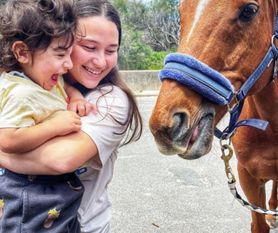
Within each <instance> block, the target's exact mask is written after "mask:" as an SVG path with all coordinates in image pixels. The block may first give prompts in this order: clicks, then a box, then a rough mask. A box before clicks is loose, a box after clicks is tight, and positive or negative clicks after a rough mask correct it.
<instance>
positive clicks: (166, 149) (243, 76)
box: [150, 0, 278, 159]
mask: <svg viewBox="0 0 278 233" xmlns="http://www.w3.org/2000/svg"><path fill="white" fill-rule="evenodd" d="M277 5H278V1H277V0H198V1H191V0H183V1H181V3H180V22H181V33H180V42H179V47H178V52H179V53H182V54H187V55H190V56H192V57H194V58H196V59H197V60H198V61H200V62H201V63H202V64H203V63H204V64H206V65H207V66H208V67H210V68H212V69H213V70H215V71H217V72H219V73H220V74H221V75H223V76H225V77H226V78H227V79H228V80H229V81H230V83H231V84H232V86H233V88H234V90H235V91H236V90H238V89H239V88H240V87H241V86H242V85H243V84H244V82H245V81H246V80H247V79H248V77H249V76H250V75H251V74H252V73H253V71H254V70H255V69H256V67H257V66H258V64H260V62H261V60H262V59H263V57H264V56H265V54H266V53H267V51H268V49H269V46H270V44H271V42H272V35H273V29H274V22H275V15H276V11H277ZM273 67H274V65H273V62H272V63H271V64H270V66H269V67H268V68H267V69H266V70H265V71H264V72H263V75H261V77H260V79H259V80H258V81H257V82H256V83H255V85H254V86H253V87H252V88H251V90H250V92H249V94H256V93H259V92H260V91H261V90H262V89H263V88H264V87H265V86H266V85H267V84H268V82H269V81H270V77H271V75H272V71H273ZM233 104H234V103H233V101H232V103H230V104H228V105H217V104H215V103H213V102H211V101H209V100H208V99H207V98H204V97H202V96H201V95H200V94H198V93H197V92H194V91H193V90H191V88H188V87H187V86H186V85H183V84H181V83H179V82H177V81H176V80H173V79H167V78H166V79H164V80H163V82H162V85H161V89H160V93H159V96H158V99H157V103H156V105H155V108H154V110H153V113H152V116H151V119H150V129H151V132H152V134H153V135H154V137H155V140H156V143H157V145H158V147H159V150H160V151H161V152H162V153H164V154H179V155H180V156H181V157H183V158H185V159H195V158H199V157H200V156H202V155H204V154H206V153H208V152H209V151H210V149H211V144H212V139H213V135H214V129H215V126H216V124H217V123H218V122H219V120H220V119H221V118H222V117H223V115H224V114H225V113H226V112H227V110H228V106H229V105H233ZM229 107H230V106H229Z"/></svg>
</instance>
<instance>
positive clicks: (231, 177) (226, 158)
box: [221, 144, 236, 183]
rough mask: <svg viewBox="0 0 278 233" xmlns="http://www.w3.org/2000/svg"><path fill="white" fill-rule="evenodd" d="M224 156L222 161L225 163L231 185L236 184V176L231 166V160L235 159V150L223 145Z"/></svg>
mask: <svg viewBox="0 0 278 233" xmlns="http://www.w3.org/2000/svg"><path fill="white" fill-rule="evenodd" d="M221 151H222V156H221V159H223V161H224V165H225V171H226V175H227V178H228V182H229V183H234V182H235V181H236V179H235V176H234V174H233V172H232V168H231V166H230V160H231V158H232V157H233V149H232V148H231V146H230V145H228V144H225V145H221Z"/></svg>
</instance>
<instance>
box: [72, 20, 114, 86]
mask: <svg viewBox="0 0 278 233" xmlns="http://www.w3.org/2000/svg"><path fill="white" fill-rule="evenodd" d="M118 47H119V33H118V30H117V27H116V25H115V24H114V23H113V22H111V21H109V20H107V19H106V18H105V17H103V16H92V17H87V18H81V19H79V32H78V38H77V42H76V44H75V45H74V46H73V50H72V54H71V59H72V63H73V68H72V69H71V70H70V72H69V75H70V78H71V80H72V81H73V82H78V83H80V84H81V85H83V86H84V87H86V88H89V89H92V88H95V87H96V86H97V85H98V84H99V82H100V81H101V80H102V79H103V78H104V77H105V76H106V75H107V74H108V73H109V72H110V71H111V70H112V69H113V68H114V67H115V66H116V65H117V61H118Z"/></svg>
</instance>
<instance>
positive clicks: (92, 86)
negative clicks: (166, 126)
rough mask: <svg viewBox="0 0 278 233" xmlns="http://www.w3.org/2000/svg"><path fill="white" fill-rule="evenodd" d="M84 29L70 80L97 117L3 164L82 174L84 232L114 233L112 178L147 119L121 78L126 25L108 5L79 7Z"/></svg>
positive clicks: (93, 1) (96, 1) (86, 2)
mask: <svg viewBox="0 0 278 233" xmlns="http://www.w3.org/2000/svg"><path fill="white" fill-rule="evenodd" d="M77 9H78V18H79V20H78V22H79V30H78V33H77V42H76V45H74V47H73V51H72V55H71V58H72V62H73V68H72V69H71V70H70V72H69V73H68V75H67V76H66V79H67V80H68V81H69V82H70V83H71V84H72V85H74V86H75V87H76V88H78V89H79V90H80V91H81V92H82V93H83V94H84V95H85V96H86V99H87V100H88V101H90V102H91V103H92V104H96V106H97V113H96V114H89V115H88V116H85V117H82V130H81V131H80V132H76V133H72V134H70V135H67V136H62V137H56V138H54V139H51V140H50V141H48V142H46V143H45V144H43V145H42V146H40V147H38V148H37V149H35V150H33V151H31V152H28V153H23V154H4V153H2V155H1V156H0V164H1V165H2V166H3V167H5V168H8V169H10V170H13V171H16V172H18V173H23V174H29V175H38V174H63V173H68V172H71V171H74V170H76V169H77V172H76V173H77V174H78V175H79V178H80V179H81V181H82V183H83V185H84V187H85V193H84V195H83V199H82V203H81V206H80V208H79V220H80V223H81V231H82V232H84V233H85V232H90V233H97V232H99V233H100V232H111V229H110V218H111V212H110V211H111V203H110V201H109V198H108V194H107V185H108V184H109V182H110V181H111V179H112V176H113V169H114V162H115V160H116V157H117V149H118V148H119V146H120V145H121V144H126V143H129V142H131V141H132V140H136V139H139V137H140V136H141V133H142V120H141V117H140V114H139V111H138V108H137V105H136V103H135V100H134V97H133V96H132V94H131V92H130V90H129V89H128V87H127V86H126V85H125V84H124V83H123V81H122V80H121V79H120V77H119V73H118V69H117V59H118V50H119V47H120V42H121V22H120V18H119V15H118V13H117V11H116V10H115V9H114V7H113V6H112V5H111V4H110V3H109V1H106V0H79V1H78V2H77Z"/></svg>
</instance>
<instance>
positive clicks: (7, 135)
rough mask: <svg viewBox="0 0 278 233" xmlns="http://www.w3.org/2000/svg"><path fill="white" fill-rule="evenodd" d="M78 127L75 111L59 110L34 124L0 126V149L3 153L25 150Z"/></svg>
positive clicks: (79, 126) (78, 120)
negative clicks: (20, 126)
mask: <svg viewBox="0 0 278 233" xmlns="http://www.w3.org/2000/svg"><path fill="white" fill-rule="evenodd" d="M80 128H81V121H80V117H79V116H78V115H77V114H76V113H75V112H72V111H59V112H57V113H54V114H53V115H52V116H51V117H49V118H48V119H46V120H45V121H43V122H41V123H39V124H37V125H34V126H30V127H24V128H1V129H0V149H1V150H2V151H3V152H5V153H23V152H27V151H30V150H33V149H35V148H37V147H38V146H40V145H42V144H43V143H44V142H46V141H48V140H49V139H51V138H54V137H56V136H62V135H66V134H69V133H73V132H77V131H79V130H80Z"/></svg>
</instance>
